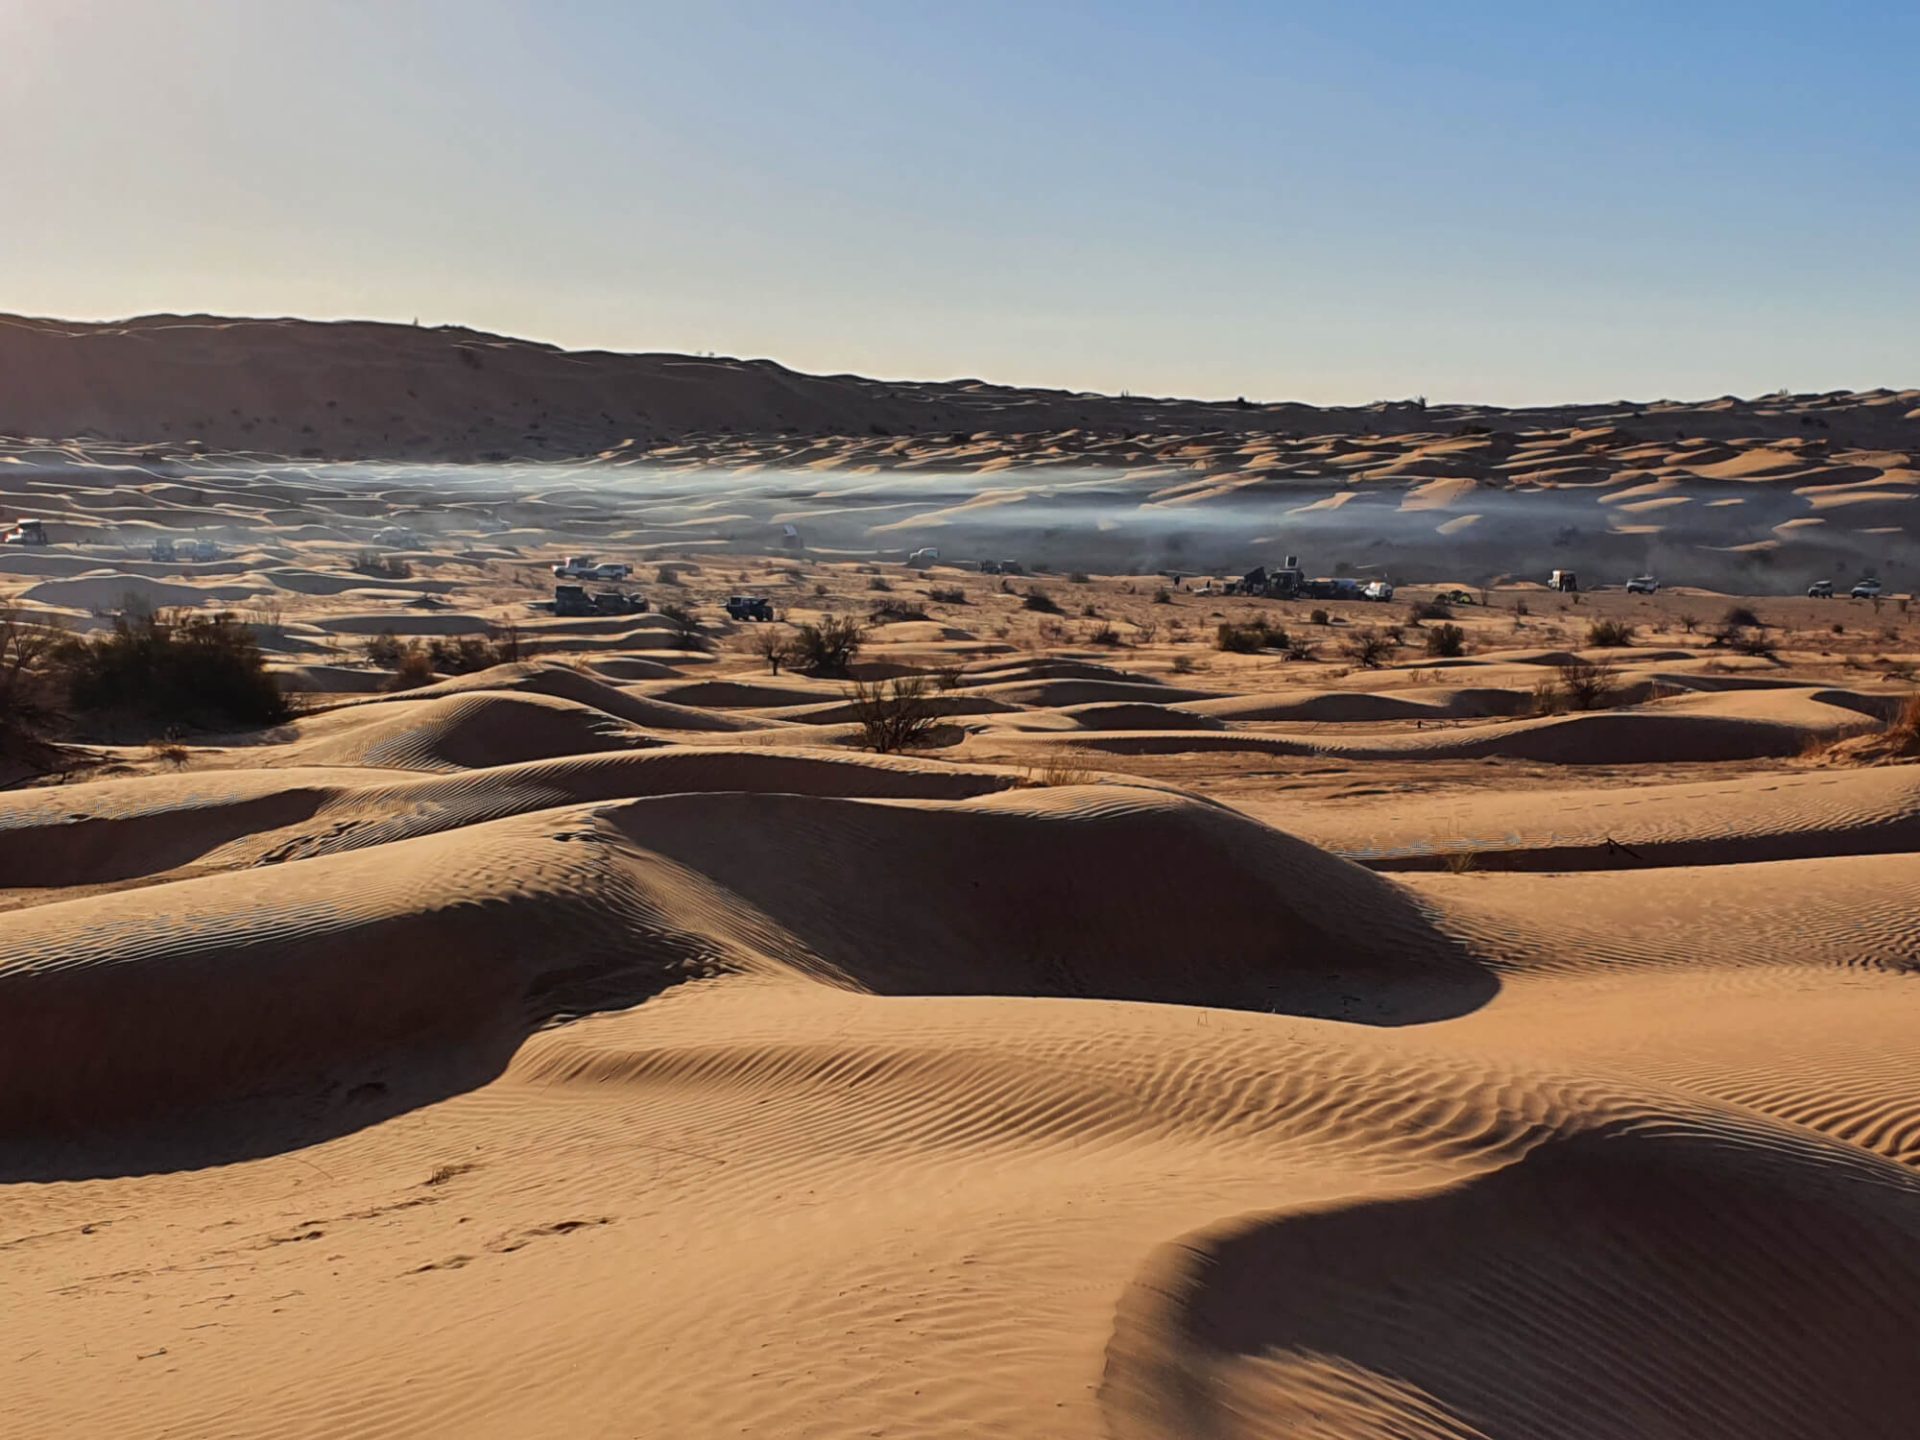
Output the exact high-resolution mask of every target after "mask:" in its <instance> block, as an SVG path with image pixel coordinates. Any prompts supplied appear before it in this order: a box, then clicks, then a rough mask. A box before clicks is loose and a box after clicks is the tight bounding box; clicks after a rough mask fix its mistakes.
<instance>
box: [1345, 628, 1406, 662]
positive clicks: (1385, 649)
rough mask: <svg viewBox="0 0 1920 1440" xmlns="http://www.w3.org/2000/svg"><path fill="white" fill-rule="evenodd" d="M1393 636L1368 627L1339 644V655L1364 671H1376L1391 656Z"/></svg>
mask: <svg viewBox="0 0 1920 1440" xmlns="http://www.w3.org/2000/svg"><path fill="white" fill-rule="evenodd" d="M1394 643H1395V642H1394V636H1393V635H1392V634H1391V633H1389V632H1388V631H1384V630H1377V629H1375V628H1374V627H1373V626H1371V625H1368V626H1366V627H1365V628H1363V629H1360V630H1356V631H1354V632H1353V634H1351V635H1349V636H1348V637H1347V638H1346V639H1345V640H1342V641H1341V642H1340V653H1341V654H1342V655H1345V656H1346V657H1347V658H1348V659H1349V660H1351V661H1353V663H1354V664H1356V665H1358V666H1360V667H1361V668H1362V669H1366V670H1378V669H1379V668H1380V667H1381V666H1382V665H1384V664H1386V663H1387V661H1388V660H1389V659H1391V658H1392V656H1393V647H1394Z"/></svg>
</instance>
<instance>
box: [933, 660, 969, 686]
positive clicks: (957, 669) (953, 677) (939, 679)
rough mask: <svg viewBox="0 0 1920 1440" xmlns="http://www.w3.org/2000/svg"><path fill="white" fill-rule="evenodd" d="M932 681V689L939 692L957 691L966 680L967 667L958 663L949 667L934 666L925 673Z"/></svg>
mask: <svg viewBox="0 0 1920 1440" xmlns="http://www.w3.org/2000/svg"><path fill="white" fill-rule="evenodd" d="M927 674H928V675H929V676H931V677H932V679H933V688H934V689H936V690H939V691H942V692H944V691H948V690H958V689H959V688H960V687H961V686H962V685H963V684H965V683H966V679H967V667H966V665H965V664H963V663H961V662H960V661H955V662H954V663H953V664H951V665H936V666H934V667H933V669H931V670H929V671H928V672H927Z"/></svg>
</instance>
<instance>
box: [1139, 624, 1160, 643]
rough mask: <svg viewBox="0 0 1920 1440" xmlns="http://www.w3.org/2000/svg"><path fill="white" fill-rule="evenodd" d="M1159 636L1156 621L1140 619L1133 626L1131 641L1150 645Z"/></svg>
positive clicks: (1158, 627)
mask: <svg viewBox="0 0 1920 1440" xmlns="http://www.w3.org/2000/svg"><path fill="white" fill-rule="evenodd" d="M1159 638H1160V626H1159V624H1158V623H1157V622H1156V621H1152V620H1141V621H1138V622H1137V623H1136V624H1135V625H1134V627H1133V643H1134V644H1136V645H1151V644H1153V642H1154V641H1155V640H1157V639H1159Z"/></svg>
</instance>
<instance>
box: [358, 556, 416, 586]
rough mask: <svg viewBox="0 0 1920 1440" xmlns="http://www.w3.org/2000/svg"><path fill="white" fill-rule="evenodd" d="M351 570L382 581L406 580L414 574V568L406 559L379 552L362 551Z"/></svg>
mask: <svg viewBox="0 0 1920 1440" xmlns="http://www.w3.org/2000/svg"><path fill="white" fill-rule="evenodd" d="M350 568H352V569H353V570H355V571H357V572H359V573H360V574H362V575H371V576H374V577H375V578H376V579H380V580H405V579H406V578H407V577H408V576H410V575H412V574H413V566H411V565H409V564H408V563H407V562H406V560H405V559H403V558H402V557H400V556H398V555H383V554H381V553H380V552H379V551H378V550H362V551H360V552H359V553H358V554H356V555H355V556H354V557H353V564H352V566H351V567H350Z"/></svg>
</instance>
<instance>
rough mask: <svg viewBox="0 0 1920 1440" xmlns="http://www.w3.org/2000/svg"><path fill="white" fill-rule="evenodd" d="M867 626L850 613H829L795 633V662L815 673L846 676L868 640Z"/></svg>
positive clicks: (800, 668) (799, 666) (799, 627)
mask: <svg viewBox="0 0 1920 1440" xmlns="http://www.w3.org/2000/svg"><path fill="white" fill-rule="evenodd" d="M866 637H867V627H866V626H865V625H864V624H862V623H861V622H860V621H858V620H856V619H854V618H853V617H852V616H851V615H829V616H827V617H826V618H825V619H823V620H821V621H820V622H819V623H818V624H814V623H812V622H808V623H807V624H803V625H800V626H798V627H797V628H796V629H795V630H794V634H793V647H794V655H793V662H792V663H793V665H794V668H795V669H799V670H806V671H809V672H810V673H812V674H815V675H844V674H846V673H847V667H848V666H849V665H851V664H853V657H854V656H856V655H858V654H859V653H860V646H861V645H862V644H863V643H864V642H865V641H866Z"/></svg>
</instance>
